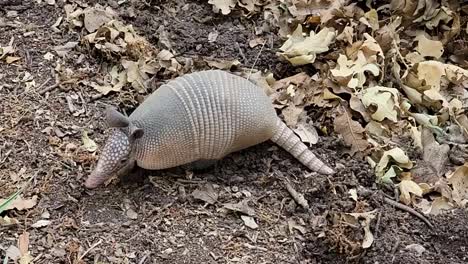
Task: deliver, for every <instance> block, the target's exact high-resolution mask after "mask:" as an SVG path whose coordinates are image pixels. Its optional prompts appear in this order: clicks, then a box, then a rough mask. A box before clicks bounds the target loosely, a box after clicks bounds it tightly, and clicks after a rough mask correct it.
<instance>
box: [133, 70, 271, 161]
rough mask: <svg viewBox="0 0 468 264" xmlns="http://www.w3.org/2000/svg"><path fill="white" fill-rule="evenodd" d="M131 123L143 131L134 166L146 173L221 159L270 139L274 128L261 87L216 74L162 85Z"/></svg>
mask: <svg viewBox="0 0 468 264" xmlns="http://www.w3.org/2000/svg"><path fill="white" fill-rule="evenodd" d="M130 120H131V122H132V123H134V124H135V125H136V126H138V127H140V128H142V129H143V131H144V136H143V137H142V138H141V139H140V140H139V141H138V148H137V153H136V154H137V158H136V160H137V162H138V165H139V166H141V167H143V168H147V169H162V168H168V167H173V166H178V165H182V164H185V163H189V162H192V161H196V160H200V159H207V160H209V159H220V158H222V157H224V156H225V155H227V154H229V153H231V152H234V151H237V150H241V149H244V148H247V147H250V146H253V145H256V144H258V143H260V142H263V141H266V140H268V139H270V138H271V137H272V136H273V135H274V133H275V130H276V126H277V123H276V121H277V116H276V112H275V110H274V108H273V106H272V104H271V101H270V99H269V98H268V97H267V96H266V94H265V92H264V91H263V90H262V89H261V88H260V87H258V86H256V85H254V84H253V83H251V82H250V81H248V80H246V79H244V78H241V77H238V76H236V75H233V74H229V73H226V72H223V71H218V70H212V71H202V72H197V73H192V74H187V75H184V76H182V77H179V78H176V79H174V80H172V81H170V82H168V83H167V84H165V85H162V86H161V87H160V88H159V89H157V90H156V91H155V92H154V93H153V94H152V95H150V96H149V97H148V98H147V99H146V100H145V101H144V102H143V103H142V104H141V105H140V106H139V107H138V108H137V109H136V110H135V111H134V112H133V113H132V114H131V115H130Z"/></svg>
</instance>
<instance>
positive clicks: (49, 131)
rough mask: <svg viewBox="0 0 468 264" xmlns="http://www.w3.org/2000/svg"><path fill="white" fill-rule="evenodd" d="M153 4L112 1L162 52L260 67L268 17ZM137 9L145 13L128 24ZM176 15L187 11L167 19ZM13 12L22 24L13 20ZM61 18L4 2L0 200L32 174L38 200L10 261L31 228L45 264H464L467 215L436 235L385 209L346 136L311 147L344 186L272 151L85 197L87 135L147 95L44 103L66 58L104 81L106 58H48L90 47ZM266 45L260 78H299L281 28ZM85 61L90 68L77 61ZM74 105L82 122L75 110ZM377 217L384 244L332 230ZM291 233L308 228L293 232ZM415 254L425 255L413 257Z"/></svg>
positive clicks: (12, 233) (250, 152) (11, 241)
mask: <svg viewBox="0 0 468 264" xmlns="http://www.w3.org/2000/svg"><path fill="white" fill-rule="evenodd" d="M101 2H102V3H103V4H105V2H104V1H101ZM152 2H154V3H153V4H154V5H156V4H157V6H158V7H157V8H156V7H152V8H150V7H147V6H145V4H144V3H143V2H140V1H133V2H132V3H133V4H129V3H125V4H122V5H120V6H119V5H118V4H116V3H115V2H112V1H109V5H111V6H113V7H116V11H118V12H119V13H120V14H121V15H122V17H123V19H124V20H125V21H126V22H127V23H130V24H133V25H134V27H135V28H136V29H137V30H138V31H139V32H140V33H141V35H143V36H145V37H146V38H147V39H148V40H149V41H150V42H151V43H152V44H153V45H155V46H156V47H158V48H165V47H164V45H163V44H162V43H160V42H159V41H158V40H159V33H158V31H157V30H158V28H160V27H161V26H164V30H166V32H167V33H168V35H169V36H170V40H171V43H172V49H173V50H174V51H175V52H176V53H177V54H178V55H182V56H186V57H192V58H194V59H197V58H199V57H212V58H224V59H238V60H239V61H240V62H241V63H242V64H243V66H247V67H251V66H252V64H253V61H255V58H256V57H257V55H258V53H259V51H260V47H258V46H257V47H256V48H253V49H251V48H250V47H249V46H248V41H249V40H251V39H253V38H255V33H254V28H255V27H258V26H261V25H262V23H263V21H262V18H261V16H254V17H251V18H245V17H243V16H241V14H239V13H236V12H234V13H233V14H232V15H230V16H227V17H223V16H220V15H216V14H214V13H213V12H212V9H211V6H210V5H208V4H207V3H205V1H199V2H200V3H199V2H183V1H175V0H174V1H173V0H171V1H152ZM201 2H203V3H201ZM2 3H3V5H1V4H2ZM186 5H188V6H186ZM183 6H185V8H181V7H183ZM129 8H133V11H134V13H135V14H136V16H135V17H132V16H129V15H128V14H129V11H128V10H129ZM174 9H176V10H179V11H177V12H172V11H170V10H174ZM12 10H15V11H17V12H18V15H17V16H16V17H6V16H5V14H6V12H7V11H12ZM130 14H131V13H130ZM60 16H65V12H64V10H63V3H61V1H58V6H50V5H47V4H46V3H44V1H43V2H42V3H41V4H37V3H36V1H6V2H5V1H0V19H2V20H0V31H1V32H2V33H1V34H0V44H1V45H3V46H5V45H6V44H8V42H9V41H10V39H11V38H12V37H14V38H15V42H14V43H15V45H16V48H17V49H18V55H19V56H20V57H21V58H22V59H21V61H20V62H19V63H16V64H5V63H3V62H2V64H0V66H1V68H0V70H1V71H0V76H1V80H0V96H1V100H0V110H1V115H0V197H7V196H8V195H10V194H11V193H13V192H14V191H16V188H17V186H19V183H20V182H24V181H26V179H28V178H30V177H32V176H33V177H34V180H33V182H32V183H33V184H32V186H30V187H29V188H28V189H27V191H26V193H25V194H24V196H25V197H26V198H30V197H32V196H34V195H37V196H38V200H39V203H38V205H36V206H35V207H34V208H32V209H29V210H25V211H16V210H9V211H8V212H6V214H7V215H8V216H9V217H13V218H16V219H18V220H19V221H20V224H18V225H14V226H10V227H0V234H1V239H0V246H1V250H0V256H3V255H4V254H5V252H4V250H3V249H6V248H8V247H9V246H10V245H17V239H18V236H19V235H20V234H21V233H23V231H27V232H29V234H30V238H29V245H30V246H29V250H30V251H31V254H32V256H33V257H35V258H36V260H35V263H414V264H415V263H466V261H467V258H468V257H467V250H468V248H467V245H468V228H467V226H468V225H467V223H468V214H467V211H466V210H457V211H455V212H453V213H449V214H446V215H440V216H437V217H434V216H432V217H429V220H430V221H431V222H432V223H433V225H434V226H435V230H430V228H428V226H427V225H426V224H425V223H423V222H422V221H421V220H419V219H418V218H416V217H415V216H413V215H411V214H408V213H406V212H403V211H401V210H399V209H395V208H393V207H392V206H390V205H388V204H385V203H383V202H382V199H381V197H382V196H381V194H380V193H381V191H379V188H377V187H376V186H375V184H374V177H373V175H372V173H371V170H370V168H369V166H368V165H367V163H366V162H365V161H363V160H360V159H357V158H350V157H349V155H347V154H345V148H344V147H343V144H342V142H341V141H340V140H338V137H337V136H336V135H331V136H323V137H321V141H320V142H319V143H318V144H317V145H315V146H314V147H313V148H314V151H315V152H316V153H317V155H318V156H319V157H321V158H322V159H323V160H325V161H326V162H327V163H329V164H331V165H332V166H333V167H335V168H336V169H337V171H338V173H337V175H335V176H333V177H326V176H323V175H318V174H310V173H309V172H308V170H306V169H305V168H304V167H303V166H302V165H301V164H299V163H298V162H297V161H296V160H295V159H293V158H292V157H291V156H290V155H289V154H288V153H286V152H285V151H283V150H281V149H279V148H277V147H275V146H274V145H273V144H271V143H263V144H260V145H258V146H255V147H253V148H250V149H247V150H244V151H241V152H239V153H235V154H232V155H230V156H228V157H226V158H225V159H223V160H222V161H221V162H219V163H218V164H217V165H216V166H215V167H213V168H211V169H208V170H206V171H204V172H197V173H195V174H194V175H193V176H192V179H191V180H187V175H186V172H185V171H184V170H183V169H182V168H175V169H171V170H165V171H157V172H154V171H153V172H145V176H144V177H141V178H139V179H137V180H135V179H133V180H131V179H126V181H124V182H118V183H111V184H110V185H108V186H107V187H102V188H100V189H98V190H95V191H89V190H86V189H85V188H84V187H83V186H82V183H83V181H84V179H85V177H86V176H87V175H88V173H89V172H90V170H91V168H92V167H93V166H94V164H95V162H96V156H93V155H91V154H89V153H88V152H86V151H84V150H82V149H81V148H80V147H79V146H81V145H82V143H81V131H82V130H83V129H86V130H88V131H89V132H90V137H91V138H93V139H95V141H96V142H97V143H98V144H99V145H102V143H103V142H104V140H105V137H106V133H105V125H104V124H103V120H102V108H103V104H102V102H105V103H111V104H114V105H118V104H120V103H121V101H122V100H123V99H126V100H129V101H130V102H133V103H134V102H136V98H137V96H136V95H135V92H127V94H126V97H125V96H121V95H120V96H116V95H111V96H108V97H104V98H101V99H98V100H95V101H92V102H90V103H87V102H88V101H89V98H91V97H92V96H93V95H94V94H95V92H94V91H93V90H92V89H91V88H89V87H85V86H83V85H79V84H77V83H72V84H66V85H63V86H60V87H56V88H54V89H52V90H51V91H50V92H49V93H46V94H44V95H40V94H39V93H38V91H40V90H42V89H44V88H47V87H50V86H51V85H53V84H54V76H53V72H54V68H56V67H57V62H58V61H59V63H60V65H61V67H62V69H69V70H68V72H69V73H70V74H72V75H73V76H74V77H77V78H78V79H80V80H86V79H92V78H99V76H100V74H102V73H101V72H100V68H99V64H100V63H101V60H100V59H99V58H96V57H93V56H90V55H88V53H86V52H84V51H82V50H80V49H75V50H73V51H72V52H70V54H69V55H68V57H67V58H66V59H60V60H59V59H58V58H57V57H55V58H54V59H53V60H52V61H47V60H45V59H44V57H43V56H44V54H45V53H46V52H51V53H53V54H55V52H54V51H53V47H54V46H57V45H63V44H65V43H66V42H68V41H77V40H79V35H78V34H77V33H74V32H73V31H70V32H68V31H66V30H64V31H63V32H60V33H56V32H54V31H52V30H51V28H50V26H51V25H53V24H54V23H55V21H56V20H57V18H58V17H60ZM214 30H217V31H218V32H219V36H218V38H217V40H216V42H215V43H208V41H207V36H208V34H209V33H210V32H212V31H214ZM31 31H34V33H33V34H31V35H29V34H26V35H25V34H24V33H26V32H31ZM262 37H264V38H266V39H268V40H269V42H268V43H267V44H266V45H265V47H264V49H263V51H262V53H261V55H260V57H259V59H258V62H257V64H256V68H259V69H268V70H270V71H272V72H274V73H275V75H276V77H277V78H283V77H287V76H290V75H291V74H293V73H294V72H296V71H300V69H293V68H292V67H290V66H288V65H287V64H285V63H283V62H280V61H279V60H278V57H277V56H276V55H275V51H276V50H275V48H278V47H279V46H280V45H281V40H279V39H278V37H277V36H276V34H275V32H269V33H264V34H263V35H262ZM82 54H84V58H80V59H78V58H79V57H80V55H82ZM309 70H310V69H309ZM27 72H28V73H30V74H31V75H32V76H33V77H34V81H35V82H36V87H33V88H31V89H30V90H26V89H25V85H24V83H23V82H22V81H21V80H22V78H23V76H24V75H25V73H27ZM64 72H67V71H66V70H65V71H64ZM47 80H48V81H47ZM46 81H47V82H46ZM160 81H164V80H160ZM44 83H45V84H44ZM39 86H40V87H39ZM67 97H68V100H72V102H73V103H74V105H75V106H76V107H77V108H78V109H84V111H83V113H81V114H79V115H73V114H72V113H70V112H69V110H68V106H67ZM127 110H128V111H131V110H132V109H131V107H128V108H127ZM314 111H321V110H320V109H317V110H314ZM330 129H331V128H330ZM18 174H19V175H18ZM12 175H18V176H19V181H18V182H14V181H13V180H11V179H12V178H14V177H13V176H12ZM282 178H288V179H289V180H290V181H291V183H292V185H293V187H294V188H295V189H296V190H297V191H298V192H300V193H302V194H304V197H305V198H306V199H307V201H308V203H309V205H310V210H309V211H308V212H305V211H304V210H303V209H302V208H301V207H299V206H297V205H296V204H295V202H294V201H293V200H292V199H291V196H290V195H289V193H288V192H287V191H286V189H285V187H284V185H283V182H282V181H281V179H282ZM129 181H130V182H129ZM204 182H208V183H211V184H213V185H214V188H215V190H216V191H218V192H219V198H218V201H219V204H216V205H205V204H204V203H203V202H200V201H198V200H194V199H193V198H191V196H190V194H191V193H192V192H193V191H194V190H195V189H197V188H199V187H201V186H203V185H204ZM350 189H358V190H362V189H365V190H367V195H360V199H359V201H358V202H357V203H356V202H354V201H353V200H352V199H351V198H350V197H349V193H348V191H349V190H350ZM369 191H370V192H369ZM358 192H359V191H358ZM246 197H248V199H249V200H250V202H249V205H250V206H251V207H253V208H254V209H255V211H256V217H255V219H256V222H257V224H258V225H259V228H258V229H256V230H252V229H250V228H248V227H246V226H245V225H244V224H243V221H242V220H241V218H240V215H239V214H236V213H232V212H226V211H224V210H222V204H223V203H237V202H239V201H241V200H244V199H246ZM374 209H377V212H378V214H377V217H376V218H375V219H374V220H373V221H372V222H371V231H372V233H373V234H374V236H375V241H374V243H373V245H372V247H371V248H369V249H367V250H360V248H361V246H360V243H361V241H362V238H363V231H362V230H363V229H362V228H361V227H358V226H350V225H345V224H339V223H338V224H333V222H332V221H331V216H332V215H333V214H335V213H347V212H348V213H351V212H366V211H371V210H374ZM44 213H48V214H50V218H49V220H51V221H52V222H51V224H50V225H48V226H46V227H42V228H32V227H31V224H33V223H35V222H37V221H38V220H40V219H42V218H41V215H42V216H44ZM4 215H5V213H3V216H4ZM135 218H136V219H135ZM294 223H295V224H296V225H300V226H302V227H303V230H300V229H301V228H293V226H294ZM301 231H302V232H301ZM411 244H419V245H421V246H423V247H424V249H425V251H424V252H422V253H420V254H418V253H417V252H416V251H415V250H411V249H406V247H407V246H408V245H411ZM91 247H93V249H92V250H91V251H88V252H86V251H87V250H88V249H90V248H91ZM85 253H86V254H85ZM83 255H84V257H83ZM80 258H81V260H80ZM1 260H3V257H1Z"/></svg>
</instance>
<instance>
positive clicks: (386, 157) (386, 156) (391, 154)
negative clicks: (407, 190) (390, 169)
mask: <svg viewBox="0 0 468 264" xmlns="http://www.w3.org/2000/svg"><path fill="white" fill-rule="evenodd" d="M391 160H392V161H393V162H395V163H396V165H397V166H399V167H402V168H406V169H411V168H412V167H413V162H411V161H410V159H409V158H408V156H406V154H405V152H404V151H403V150H402V149H400V148H398V147H397V148H393V149H391V150H387V151H385V152H384V153H383V155H382V158H381V159H380V161H379V163H378V164H377V166H376V167H375V173H376V175H377V177H378V178H381V177H383V176H384V175H385V172H386V170H385V169H386V168H387V166H388V164H389V162H390V161H391Z"/></svg>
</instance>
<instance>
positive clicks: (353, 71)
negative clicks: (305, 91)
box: [330, 51, 380, 89]
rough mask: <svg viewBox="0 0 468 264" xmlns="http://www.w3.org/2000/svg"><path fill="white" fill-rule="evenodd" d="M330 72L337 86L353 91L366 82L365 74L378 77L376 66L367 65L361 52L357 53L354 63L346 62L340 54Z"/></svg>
mask: <svg viewBox="0 0 468 264" xmlns="http://www.w3.org/2000/svg"><path fill="white" fill-rule="evenodd" d="M330 72H331V74H332V75H333V76H334V77H335V79H336V80H337V82H338V83H339V84H341V85H344V86H348V87H349V88H353V89H355V88H362V87H363V85H364V83H365V82H366V75H365V72H370V73H372V75H374V76H378V75H379V73H380V69H379V66H378V65H377V64H374V63H369V62H368V61H367V59H366V57H365V56H364V53H363V52H362V51H358V53H357V59H356V61H352V60H348V59H347V58H346V56H345V55H343V54H340V56H339V57H338V60H337V66H336V68H335V69H332V70H331V71H330Z"/></svg>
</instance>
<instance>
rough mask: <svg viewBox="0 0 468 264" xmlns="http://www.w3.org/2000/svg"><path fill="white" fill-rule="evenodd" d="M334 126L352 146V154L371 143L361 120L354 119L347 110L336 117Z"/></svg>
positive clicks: (364, 148)
mask: <svg viewBox="0 0 468 264" xmlns="http://www.w3.org/2000/svg"><path fill="white" fill-rule="evenodd" d="M334 127H335V131H336V132H337V133H339V134H340V135H341V136H342V137H343V140H344V141H345V143H346V144H347V145H348V146H351V153H350V154H351V155H354V153H356V152H362V151H364V150H366V149H367V147H368V145H369V143H368V142H367V140H366V139H365V136H364V131H365V130H364V128H363V127H362V126H361V124H359V122H357V121H355V120H352V119H351V117H350V116H349V114H348V113H347V112H344V113H342V114H341V115H340V116H338V117H337V118H335V121H334Z"/></svg>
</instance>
